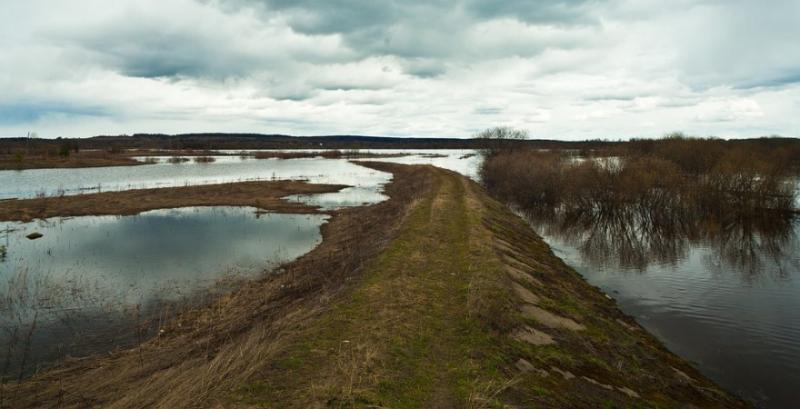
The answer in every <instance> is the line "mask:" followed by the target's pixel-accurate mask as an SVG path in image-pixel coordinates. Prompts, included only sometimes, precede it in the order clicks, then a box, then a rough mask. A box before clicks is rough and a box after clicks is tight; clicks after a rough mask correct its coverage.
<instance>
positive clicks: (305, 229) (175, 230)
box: [0, 207, 328, 370]
mask: <svg viewBox="0 0 800 409" xmlns="http://www.w3.org/2000/svg"><path fill="white" fill-rule="evenodd" d="M327 218H328V216H326V215H289V214H270V213H268V214H257V213H256V209H254V208H239V207H195V208H181V209H170V210H155V211H150V212H145V213H142V214H140V215H138V216H122V217H114V216H89V217H76V218H54V219H48V220H45V221H39V222H31V223H5V224H0V229H2V231H3V232H2V234H3V236H2V242H3V245H5V247H6V248H7V256H6V259H5V260H4V261H2V262H0V294H3V297H2V299H0V325H2V332H0V344H3V345H15V346H18V347H21V346H22V345H23V344H24V342H23V340H22V339H21V338H20V337H21V336H22V334H24V333H26V331H27V330H28V329H29V328H31V327H32V326H34V325H35V329H36V330H35V332H34V334H33V338H32V339H31V340H29V341H30V342H27V343H29V344H31V345H32V346H33V348H32V351H31V354H32V356H31V358H29V361H28V362H34V361H36V362H43V361H47V360H48V359H52V358H55V357H59V356H63V355H64V354H67V353H68V354H72V355H75V354H82V353H88V352H98V351H102V350H107V349H108V348H111V347H113V346H115V345H117V344H119V343H120V342H122V343H124V342H125V341H126V339H125V338H126V337H128V338H129V337H130V335H131V331H132V328H131V327H132V326H131V320H132V319H133V318H134V317H135V316H137V317H138V316H144V315H145V313H146V312H158V310H159V308H161V307H162V306H165V305H174V304H176V303H178V304H179V303H180V302H193V301H196V297H195V296H196V295H197V293H198V292H199V291H202V290H205V289H209V288H213V289H214V290H219V289H221V288H226V286H225V285H221V284H225V283H230V284H234V283H235V282H237V281H238V280H241V279H243V278H247V277H253V276H254V275H257V274H259V273H261V272H263V271H265V270H266V269H270V268H272V267H274V266H276V265H277V264H280V263H283V262H286V261H289V260H292V259H294V258H296V257H298V256H300V255H302V254H305V253H307V252H308V251H310V250H311V249H312V248H314V247H315V246H316V245H317V244H319V242H320V241H321V235H320V230H319V228H320V226H321V225H322V224H323V223H324V222H325V220H327ZM34 231H36V232H40V233H43V234H44V235H43V237H42V238H40V239H37V240H29V239H27V238H26V237H25V236H26V235H28V234H30V233H31V232H34ZM124 328H127V331H123V329H124ZM20 330H22V331H21V332H20ZM87 337H89V339H87ZM127 341H131V340H130V339H127ZM17 352H18V353H12V354H11V355H12V356H14V357H15V358H16V359H17V360H18V361H19V360H20V359H21V355H20V354H19V352H20V351H17ZM0 353H3V354H5V353H6V351H0ZM3 358H4V357H3ZM32 358H35V359H32ZM31 369H33V368H32V367H31V366H29V367H28V368H27V370H31Z"/></svg>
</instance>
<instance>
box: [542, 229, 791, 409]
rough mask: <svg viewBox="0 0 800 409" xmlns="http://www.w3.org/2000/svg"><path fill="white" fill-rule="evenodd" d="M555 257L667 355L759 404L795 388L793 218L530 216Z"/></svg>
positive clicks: (777, 400) (784, 403)
mask: <svg viewBox="0 0 800 409" xmlns="http://www.w3.org/2000/svg"><path fill="white" fill-rule="evenodd" d="M533 226H534V228H535V229H536V231H537V232H538V233H539V234H540V235H542V237H543V238H544V239H545V241H547V242H548V243H549V244H550V245H551V247H552V248H553V250H554V252H555V253H556V255H558V256H559V257H561V258H562V259H564V261H565V262H566V263H567V264H569V265H571V266H572V267H574V268H575V269H576V270H577V271H578V272H579V273H581V275H583V276H584V277H585V278H586V280H587V281H588V282H589V283H591V284H592V285H595V286H598V287H599V288H600V289H602V290H603V291H604V292H606V293H607V294H609V295H611V296H612V297H613V298H614V299H615V300H616V301H617V302H618V304H619V307H620V308H621V309H622V310H623V311H625V312H626V313H628V314H629V315H632V316H633V317H635V318H636V320H637V321H638V322H639V323H640V324H641V325H642V326H644V327H645V328H647V330H648V331H650V332H651V333H653V334H655V335H656V336H657V337H658V338H659V339H660V340H661V341H662V342H664V344H665V345H666V346H667V347H668V348H669V349H670V350H671V351H673V352H675V353H676V354H678V355H680V356H681V357H683V358H685V359H687V360H689V361H690V362H692V363H693V364H694V366H695V367H696V368H698V369H699V370H700V371H701V372H702V373H703V374H705V375H706V376H708V377H709V378H711V379H713V380H715V381H716V382H717V383H719V384H720V385H722V386H723V387H725V388H726V389H728V390H729V391H731V392H733V393H736V394H738V395H739V396H741V397H743V398H745V399H747V400H749V401H751V402H754V403H755V404H756V405H757V406H758V407H764V408H793V407H796V406H795V405H797V402H798V398H800V395H798V389H797V388H798V387H800V240H798V234H800V222H798V221H797V220H794V219H791V218H789V219H781V220H777V221H776V220H769V219H766V220H758V221H749V222H745V221H739V222H737V223H733V224H729V225H724V226H717V225H708V226H705V225H703V223H702V222H697V223H693V224H692V226H691V227H690V228H688V229H686V228H685V226H683V227H681V226H664V225H660V226H657V228H654V227H653V226H650V227H644V226H643V225H642V224H640V223H637V222H635V221H631V220H616V221H614V220H611V221H609V220H581V221H577V222H570V223H565V222H563V221H562V222H557V223H556V222H554V221H553V220H552V219H551V220H544V221H543V220H538V221H534V222H533Z"/></svg>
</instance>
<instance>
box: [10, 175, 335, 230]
mask: <svg viewBox="0 0 800 409" xmlns="http://www.w3.org/2000/svg"><path fill="white" fill-rule="evenodd" d="M345 187H347V186H345V185H321V184H311V183H306V182H302V181H294V180H281V181H254V182H232V183H221V184H212V185H192V186H179V187H166V188H148V189H133V190H123V191H115V192H101V193H87V194H81V195H70V196H55V197H44V198H33V199H9V200H3V201H0V221H21V222H27V221H31V220H34V219H46V218H50V217H69V216H100V215H119V216H126V215H133V214H138V213H141V212H144V211H148V210H156V209H167V208H176V207H191V206H251V207H255V208H258V209H261V210H265V211H274V212H282V213H318V212H319V208H318V207H317V206H311V205H307V204H303V203H296V202H289V201H286V200H284V199H282V198H283V197H286V196H290V195H296V194H316V193H333V192H338V191H339V190H341V189H344V188H345Z"/></svg>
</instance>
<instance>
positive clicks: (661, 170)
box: [480, 135, 795, 219]
mask: <svg viewBox="0 0 800 409" xmlns="http://www.w3.org/2000/svg"><path fill="white" fill-rule="evenodd" d="M619 152H620V156H618V157H602V158H598V157H588V158H573V157H570V156H568V154H567V153H566V152H564V151H537V150H513V151H512V150H496V151H492V152H489V153H487V154H485V156H486V157H485V160H484V163H483V165H482V167H481V169H480V176H481V179H482V182H483V183H484V185H485V186H486V187H487V189H488V190H489V191H491V192H492V193H493V194H495V195H496V196H498V197H499V198H501V199H503V200H506V201H508V202H512V203H514V204H516V205H518V206H520V207H522V208H524V209H526V210H529V211H536V212H542V211H547V212H552V211H560V212H565V213H592V214H598V213H599V214H609V213H611V214H613V213H618V212H623V211H625V212H627V211H630V210H635V211H637V212H639V213H640V214H642V215H644V216H645V217H648V218H655V219H657V218H664V217H688V216H690V215H691V214H693V213H694V214H698V215H709V214H716V215H721V214H723V213H727V214H730V215H734V216H743V215H752V214H755V213H759V212H763V211H779V212H788V211H792V210H793V206H794V198H795V185H794V183H793V182H792V180H791V178H790V176H792V175H791V174H790V172H789V169H791V168H790V167H789V166H787V162H786V161H785V160H776V159H774V158H775V157H776V155H775V151H774V150H771V149H752V148H747V149H745V148H743V147H739V146H731V145H730V142H725V141H721V140H715V139H691V138H686V137H684V136H681V135H672V136H669V137H668V138H665V139H662V140H656V141H646V142H645V141H633V142H629V143H627V144H622V149H620V150H619ZM777 157H784V158H785V157H786V155H777Z"/></svg>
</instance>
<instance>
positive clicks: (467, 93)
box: [0, 0, 800, 139]
mask: <svg viewBox="0 0 800 409" xmlns="http://www.w3.org/2000/svg"><path fill="white" fill-rule="evenodd" d="M7 3H9V4H4V6H3V13H2V14H0V136H13V135H19V134H24V132H26V131H28V130H36V131H38V132H39V134H41V135H44V136H52V137H55V136H59V135H65V136H91V135H95V134H109V133H133V132H168V133H178V132H196V131H241V132H265V133H272V132H286V133H295V134H329V133H363V134H372V135H376V134H386V135H426V136H469V135H470V134H471V133H473V132H475V131H477V130H479V129H482V128H485V127H488V126H493V125H510V126H518V127H523V128H526V129H528V130H530V131H531V134H532V135H534V136H536V137H542V138H562V139H576V138H578V139H580V138H595V137H608V138H614V139H616V138H624V137H632V136H657V135H660V134H662V133H664V132H667V131H671V130H676V129H682V130H684V131H686V132H689V133H694V134H702V135H705V134H714V135H719V136H726V137H741V136H759V135H762V134H772V133H780V134H784V135H790V136H791V135H798V133H800V132H798V131H800V119H797V118H800V115H798V114H799V113H800V102H799V101H800V74H799V73H800V43H798V42H797V41H796V39H797V38H800V26H798V25H797V24H795V22H794V20H795V19H796V16H797V15H798V14H799V13H800V4H799V3H797V2H796V1H791V0H782V1H775V2H771V3H770V6H769V7H765V6H763V5H757V4H755V3H753V2H749V1H745V0H733V1H719V0H679V1H675V2H669V3H663V2H656V1H641V0H636V1H634V0H614V1H582V0H562V1H559V0H547V1H545V2H542V3H537V5H538V6H537V7H531V6H530V5H529V4H527V2H524V1H512V2H505V3H503V4H497V3H493V2H478V1H473V0H463V1H461V2H455V3H453V2H444V1H426V2H413V1H409V2H402V3H397V2H391V3H383V2H379V1H374V2H373V1H370V2H363V1H360V0H335V1H334V0H332V1H331V2H330V3H328V2H325V3H320V2H315V1H311V0H307V1H300V2H287V1H284V0H265V1H255V0H202V1H200V0H198V1H193V0H169V1H156V0H145V1H134V0H121V1H118V2H114V5H113V7H112V6H109V5H108V3H107V2H102V1H100V0H79V1H73V2H52V1H45V0H29V1H22V0H11V1H9V2H7Z"/></svg>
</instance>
